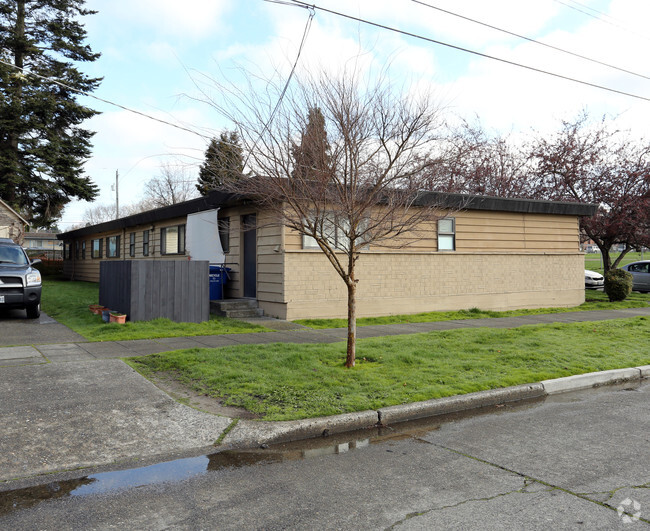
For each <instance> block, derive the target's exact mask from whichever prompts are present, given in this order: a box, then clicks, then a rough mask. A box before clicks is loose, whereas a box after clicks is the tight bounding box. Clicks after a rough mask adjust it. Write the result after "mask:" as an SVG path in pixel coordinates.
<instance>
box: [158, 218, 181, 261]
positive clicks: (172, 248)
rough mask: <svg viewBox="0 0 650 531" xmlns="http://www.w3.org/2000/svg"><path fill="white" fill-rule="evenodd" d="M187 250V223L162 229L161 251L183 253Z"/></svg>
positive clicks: (163, 252)
mask: <svg viewBox="0 0 650 531" xmlns="http://www.w3.org/2000/svg"><path fill="white" fill-rule="evenodd" d="M184 252H185V225H176V226H175V227H164V228H162V229H160V253H161V254H183V253H184Z"/></svg>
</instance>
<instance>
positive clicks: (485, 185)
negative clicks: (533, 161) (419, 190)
mask: <svg viewBox="0 0 650 531" xmlns="http://www.w3.org/2000/svg"><path fill="white" fill-rule="evenodd" d="M529 161H530V156H529V154H528V152H527V149H526V146H524V145H517V144H515V143H514V142H512V141H511V139H510V138H509V137H507V136H501V135H498V134H489V133H488V132H486V131H485V129H483V127H482V126H481V124H480V123H478V121H477V122H476V123H473V124H471V123H469V122H466V121H463V122H462V124H461V125H460V126H459V127H457V128H455V129H454V130H453V131H451V133H450V134H449V135H448V136H447V137H446V138H445V140H444V143H443V148H442V149H441V152H440V161H439V162H440V164H436V165H432V166H431V168H430V170H429V187H430V188H431V189H435V190H441V191H446V192H462V193H468V194H477V195H488V196H495V197H520V198H530V197H533V196H534V195H535V189H534V179H532V177H531V173H532V172H531V165H530V162H529Z"/></svg>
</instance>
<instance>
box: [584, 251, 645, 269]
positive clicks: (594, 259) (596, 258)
mask: <svg viewBox="0 0 650 531" xmlns="http://www.w3.org/2000/svg"><path fill="white" fill-rule="evenodd" d="M619 255H620V253H610V255H609V256H610V258H611V259H612V263H613V262H614V261H615V260H616V259H617V258H618V256H619ZM638 260H650V252H644V253H627V254H626V255H625V256H624V257H623V260H621V263H620V264H619V267H621V266H624V265H625V264H629V263H632V262H637V261H638ZM585 269H589V270H591V271H597V272H598V273H601V274H602V273H603V264H602V257H601V256H600V253H589V254H585Z"/></svg>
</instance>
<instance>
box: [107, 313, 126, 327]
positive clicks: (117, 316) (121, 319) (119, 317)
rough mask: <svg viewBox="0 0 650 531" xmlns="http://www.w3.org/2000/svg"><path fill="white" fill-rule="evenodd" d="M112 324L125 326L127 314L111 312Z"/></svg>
mask: <svg viewBox="0 0 650 531" xmlns="http://www.w3.org/2000/svg"><path fill="white" fill-rule="evenodd" d="M110 322H111V323H118V324H124V323H126V314H125V313H115V312H111V313H110Z"/></svg>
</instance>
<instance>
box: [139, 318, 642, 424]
mask: <svg viewBox="0 0 650 531" xmlns="http://www.w3.org/2000/svg"><path fill="white" fill-rule="evenodd" d="M344 359H345V345H344V344H343V343H337V344H319V345H303V344H300V345H297V344H271V345H242V346H236V347H224V348H220V349H189V350H180V351H175V352H171V353H163V354H152V355H150V356H145V357H140V358H130V359H129V360H128V363H129V364H130V365H131V366H132V367H134V368H135V369H136V370H139V371H141V372H145V373H146V372H148V371H154V372H162V373H167V374H173V375H174V376H175V377H176V378H177V379H178V380H179V381H181V382H182V383H184V384H186V385H188V386H190V387H191V388H193V389H194V390H195V391H198V392H200V393H204V394H206V395H208V396H213V397H219V398H221V399H222V400H223V401H224V404H226V405H232V406H238V407H244V408H246V409H247V410H249V411H251V412H254V413H257V414H259V415H262V416H263V418H264V420H293V419H300V418H310V417H317V416H323V415H334V414H338V413H346V412H353V411H363V410H368V409H377V408H380V407H384V406H390V405H395V404H404V403H409V402H416V401H420V400H428V399H432V398H440V397H445V396H452V395H457V394H465V393H471V392H474V391H481V390H486V389H494V388H499V387H507V386H511V385H517V384H524V383H531V382H537V381H540V380H544V379H549V378H559V377H562V376H570V375H574V374H582V373H587V372H593V371H603V370H608V369H618V368H624V367H631V366H636V365H647V364H650V318H648V317H637V318H631V319H617V320H611V321H598V322H588V323H571V324H550V325H532V326H523V327H518V328H512V329H490V328H481V329H460V330H459V329H457V330H449V331H442V332H430V333H426V334H415V335H408V336H393V337H380V338H372V339H363V340H359V341H358V349H357V366H356V367H355V368H353V369H345V368H344V366H343V362H344Z"/></svg>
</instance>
